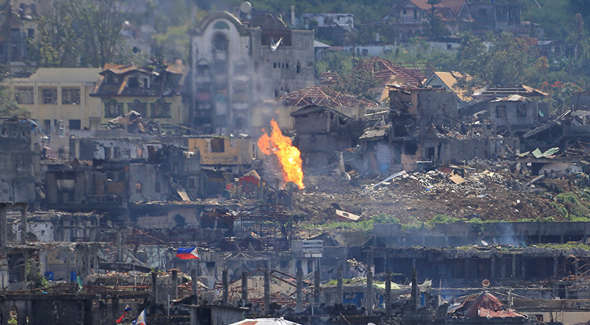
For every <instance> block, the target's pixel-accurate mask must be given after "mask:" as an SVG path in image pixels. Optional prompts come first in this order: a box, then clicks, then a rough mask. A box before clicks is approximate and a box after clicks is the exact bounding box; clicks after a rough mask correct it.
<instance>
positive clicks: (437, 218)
mask: <svg viewBox="0 0 590 325" xmlns="http://www.w3.org/2000/svg"><path fill="white" fill-rule="evenodd" d="M457 221H459V219H457V218H453V217H447V216H446V215H444V214H437V215H435V216H434V218H432V221H430V222H432V223H453V222H457Z"/></svg>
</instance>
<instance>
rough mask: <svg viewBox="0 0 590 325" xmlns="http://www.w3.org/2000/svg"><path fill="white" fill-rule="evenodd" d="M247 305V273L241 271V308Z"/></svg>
mask: <svg viewBox="0 0 590 325" xmlns="http://www.w3.org/2000/svg"><path fill="white" fill-rule="evenodd" d="M247 303H248V272H246V271H242V307H246V304H247Z"/></svg>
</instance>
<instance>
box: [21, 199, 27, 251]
mask: <svg viewBox="0 0 590 325" xmlns="http://www.w3.org/2000/svg"><path fill="white" fill-rule="evenodd" d="M20 215H21V227H22V232H21V237H20V242H21V244H23V245H24V244H26V243H27V206H26V205H25V207H24V208H22V209H21V210H20Z"/></svg>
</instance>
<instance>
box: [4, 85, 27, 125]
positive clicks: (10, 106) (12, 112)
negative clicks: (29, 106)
mask: <svg viewBox="0 0 590 325" xmlns="http://www.w3.org/2000/svg"><path fill="white" fill-rule="evenodd" d="M17 96H18V94H17V93H16V92H15V91H14V90H12V89H10V88H9V87H6V86H2V85H0V117H3V118H10V117H27V116H28V112H27V111H25V110H23V109H21V108H20V107H18V103H17Z"/></svg>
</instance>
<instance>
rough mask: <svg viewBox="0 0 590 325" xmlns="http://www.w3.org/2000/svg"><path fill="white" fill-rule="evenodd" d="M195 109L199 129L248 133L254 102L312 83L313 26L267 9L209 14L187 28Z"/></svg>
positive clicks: (214, 131) (192, 118) (220, 132)
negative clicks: (247, 14)
mask: <svg viewBox="0 0 590 325" xmlns="http://www.w3.org/2000/svg"><path fill="white" fill-rule="evenodd" d="M191 47H192V56H193V57H192V62H193V67H192V73H193V75H192V80H193V83H194V84H193V87H192V91H193V96H194V98H193V103H192V107H193V110H192V111H191V121H192V123H193V125H194V127H195V128H196V129H197V130H199V131H201V132H202V133H205V134H208V133H218V134H223V133H228V132H245V133H249V132H250V131H251V130H250V129H249V128H250V126H251V121H252V105H253V103H254V102H257V101H262V100H264V99H268V98H273V97H279V96H282V95H283V94H284V93H289V92H291V91H295V90H298V89H301V88H305V87H309V86H312V85H313V80H314V73H315V72H314V69H315V58H314V39H313V31H304V30H292V29H291V28H289V27H287V26H286V25H285V23H284V22H283V21H281V20H280V19H279V18H276V17H273V16H272V15H270V14H263V15H253V16H252V19H251V21H249V22H247V23H246V22H242V21H240V20H239V19H238V18H237V17H235V16H233V15H232V14H230V13H227V12H224V13H215V14H211V15H209V16H207V17H205V19H203V21H201V22H200V23H199V26H198V27H197V28H196V29H195V30H193V31H192V32H191Z"/></svg>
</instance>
